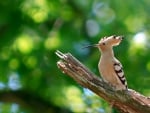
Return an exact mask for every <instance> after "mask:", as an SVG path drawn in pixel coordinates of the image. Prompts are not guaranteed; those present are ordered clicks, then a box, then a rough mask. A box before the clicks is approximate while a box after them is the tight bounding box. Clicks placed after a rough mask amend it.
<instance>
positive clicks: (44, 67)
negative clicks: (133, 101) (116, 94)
mask: <svg viewBox="0 0 150 113" xmlns="http://www.w3.org/2000/svg"><path fill="white" fill-rule="evenodd" d="M149 4H150V1H149V0H132V1H131V0H126V2H123V1H120V0H113V1H111V0H106V1H104V0H88V1H86V0H13V1H12V0H4V1H1V2H0V36H1V38H0V40H1V41H0V93H1V95H0V102H1V103H0V109H1V110H0V112H4V113H9V112H16V113H19V112H25V113H28V112H29V113H31V112H36V113H37V112H40V113H41V111H43V110H45V111H44V112H45V113H46V112H47V113H56V112H57V113H58V112H62V113H63V112H64V113H67V112H68V113H69V112H89V113H90V112H100V113H104V112H106V111H109V110H110V109H109V107H108V105H107V103H106V102H105V101H104V100H102V99H100V98H99V97H97V96H96V95H94V94H93V93H91V92H89V91H87V90H86V89H83V88H81V87H80V86H78V85H77V84H76V83H75V82H74V81H73V80H72V79H70V78H69V77H67V76H65V75H64V74H62V73H61V72H60V70H58V68H57V66H56V62H57V60H58V58H57V57H56V55H55V53H54V52H55V51H56V50H61V51H63V52H71V53H72V54H73V55H74V56H76V57H77V58H78V59H79V60H80V61H81V62H83V63H84V64H85V65H86V66H88V67H89V68H90V69H91V70H92V71H93V72H94V73H96V74H97V75H99V72H98V69H97V63H98V60H99V56H100V55H99V51H98V49H93V48H88V49H82V47H83V46H84V45H88V44H94V43H97V42H98V41H99V39H100V38H101V37H103V36H109V35H113V34H116V35H124V36H125V38H124V40H123V42H122V43H121V45H120V46H118V47H116V48H114V50H115V55H116V57H117V58H118V59H119V60H120V61H121V62H122V64H123V66H124V70H125V73H126V78H127V81H128V85H129V88H132V89H135V90H136V91H139V92H141V93H142V94H144V95H147V96H148V95H150V88H149V82H150V76H149V73H150V58H149V57H150V56H149V48H150V46H149V42H150V38H149V36H150V31H149V27H150V26H149V25H150V24H149V23H150V22H149V18H150V14H149V12H150V7H149ZM6 94H7V95H8V97H9V98H8V97H7V96H4V95H6ZM31 97H33V98H31ZM27 100H28V101H27Z"/></svg>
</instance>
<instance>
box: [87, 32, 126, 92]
mask: <svg viewBox="0 0 150 113" xmlns="http://www.w3.org/2000/svg"><path fill="white" fill-rule="evenodd" d="M122 38H123V37H122V36H115V35H113V36H109V37H104V38H102V39H101V40H100V41H99V43H98V44H94V45H90V46H93V47H98V48H99V50H100V52H101V57H100V61H99V63H98V69H99V72H100V74H101V76H102V78H103V80H104V81H105V82H108V83H110V84H111V85H112V86H114V87H115V88H116V90H126V89H127V81H126V78H125V76H124V71H123V68H122V65H121V63H120V62H119V60H117V59H116V58H115V56H114V52H113V46H117V45H119V44H120V42H121V41H122ZM90 46H87V47H90Z"/></svg>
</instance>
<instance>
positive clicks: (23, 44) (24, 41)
mask: <svg viewBox="0 0 150 113" xmlns="http://www.w3.org/2000/svg"><path fill="white" fill-rule="evenodd" d="M15 47H16V48H17V49H18V50H19V51H20V52H21V53H23V54H28V53H30V52H31V51H32V49H33V41H32V39H31V37H29V36H27V35H21V36H19V37H18V38H17V40H16V42H15Z"/></svg>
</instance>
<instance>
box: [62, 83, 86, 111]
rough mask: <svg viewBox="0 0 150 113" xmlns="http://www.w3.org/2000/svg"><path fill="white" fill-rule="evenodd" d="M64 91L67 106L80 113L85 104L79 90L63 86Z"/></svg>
mask: <svg viewBox="0 0 150 113" xmlns="http://www.w3.org/2000/svg"><path fill="white" fill-rule="evenodd" d="M64 93H65V95H66V100H67V101H68V102H67V104H68V106H69V107H70V108H71V109H72V110H73V111H74V112H76V113H81V112H83V111H84V109H85V105H84V102H83V100H82V99H81V98H80V97H81V91H80V90H79V89H78V88H77V87H75V86H70V87H67V88H65V90H64Z"/></svg>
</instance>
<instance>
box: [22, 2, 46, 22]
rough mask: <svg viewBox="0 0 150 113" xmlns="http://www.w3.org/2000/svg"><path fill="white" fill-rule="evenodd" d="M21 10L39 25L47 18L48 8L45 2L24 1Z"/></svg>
mask: <svg viewBox="0 0 150 113" xmlns="http://www.w3.org/2000/svg"><path fill="white" fill-rule="evenodd" d="M21 8H22V11H23V12H24V13H26V14H27V15H29V16H30V17H31V18H32V19H33V20H34V21H35V22H37V23H41V22H43V21H45V20H46V19H47V18H48V6H47V5H46V1H45V0H32V1H31V0H26V1H25V3H24V4H23V5H22V7H21Z"/></svg>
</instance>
